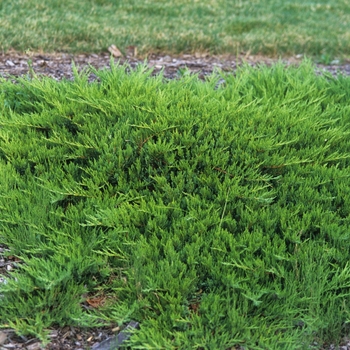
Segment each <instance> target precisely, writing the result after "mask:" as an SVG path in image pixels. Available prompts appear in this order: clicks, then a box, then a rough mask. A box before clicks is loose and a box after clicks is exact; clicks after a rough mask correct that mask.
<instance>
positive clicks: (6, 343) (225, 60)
mask: <svg viewBox="0 0 350 350" xmlns="http://www.w3.org/2000/svg"><path fill="white" fill-rule="evenodd" d="M73 61H74V62H75V64H76V66H77V67H78V68H79V70H81V69H83V68H84V67H87V66H89V65H91V66H93V67H94V68H97V69H101V68H109V67H110V54H109V53H101V54H79V55H72V54H64V53H56V54H47V53H33V54H23V53H18V52H15V51H12V52H11V51H10V52H7V53H2V54H1V53H0V77H5V78H11V77H20V76H26V75H28V74H29V75H30V69H29V68H30V66H29V64H31V66H32V68H33V69H34V72H35V74H37V75H43V76H48V77H51V78H53V79H55V80H61V79H63V78H66V79H70V80H73V79H74V77H73V72H72V62H73ZM115 61H116V62H117V61H120V62H121V63H124V62H128V63H129V64H130V66H131V67H136V66H137V65H138V64H142V63H144V62H145V61H144V59H141V58H137V57H134V56H133V52H131V53H129V54H127V56H126V57H121V58H115ZM277 61H278V59H273V58H268V57H264V56H252V55H249V54H246V55H244V54H242V55H239V56H231V55H222V56H209V55H205V54H203V55H200V54H197V55H186V54H183V55H177V56H169V55H155V54H152V55H149V56H148V57H147V64H148V66H149V67H153V69H154V71H153V74H157V73H158V72H160V71H161V70H163V74H164V77H165V78H169V79H174V78H178V77H179V72H180V71H181V69H183V68H185V67H187V68H188V69H189V71H190V72H192V73H196V74H198V76H199V78H201V79H203V78H205V77H206V76H208V75H210V74H211V73H212V72H213V71H214V70H215V69H220V70H223V71H227V72H231V71H232V72H233V71H234V70H235V69H236V68H237V67H238V66H239V65H241V64H242V63H243V62H246V63H248V64H250V65H251V66H257V65H259V64H265V65H271V64H273V63H275V62H277ZM282 62H284V63H285V64H286V65H298V64H300V63H301V62H302V57H300V56H297V57H289V58H285V59H282ZM322 72H329V73H331V74H332V75H334V76H336V75H337V74H338V73H342V74H344V75H347V76H350V59H349V60H344V61H343V62H338V61H336V60H335V61H333V62H332V63H331V64H329V65H323V64H317V65H316V68H315V73H316V74H322ZM95 78H96V77H94V76H93V75H91V76H90V78H89V79H90V80H94V79H95ZM6 250H7V249H6V247H5V246H3V245H1V242H0V283H6V276H8V273H9V272H10V271H11V270H13V269H15V268H16V266H18V264H20V263H21V262H20V261H19V260H18V259H16V258H15V257H11V256H7V257H5V252H6ZM7 255H8V254H7ZM0 297H1V295H0ZM138 328H139V324H138V323H137V322H134V321H131V322H130V323H128V324H126V325H124V326H122V327H117V326H116V325H110V326H109V327H100V328H94V329H86V328H78V327H56V328H55V327H53V328H52V329H51V330H49V339H50V343H49V344H48V345H46V346H45V347H44V346H42V343H41V342H40V341H39V340H38V339H35V338H32V337H24V336H18V335H16V334H15V332H14V331H13V330H11V329H1V328H0V350H9V349H27V350H39V349H45V350H65V349H71V350H83V349H84V350H85V349H92V350H112V349H118V348H119V346H120V345H121V344H122V343H123V342H124V341H126V340H127V339H128V337H129V336H130V332H129V330H132V331H137V329H138ZM310 349H327V350H331V349H341V350H350V341H349V340H348V339H344V341H343V342H342V345H340V346H338V347H336V346H334V345H329V346H321V345H320V344H319V345H317V344H313V345H310Z"/></svg>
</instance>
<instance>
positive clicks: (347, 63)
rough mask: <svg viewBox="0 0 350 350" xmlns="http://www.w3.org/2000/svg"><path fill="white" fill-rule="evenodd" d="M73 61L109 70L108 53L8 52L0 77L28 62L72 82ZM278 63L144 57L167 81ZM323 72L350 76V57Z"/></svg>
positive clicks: (24, 70)
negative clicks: (188, 74) (182, 75)
mask: <svg viewBox="0 0 350 350" xmlns="http://www.w3.org/2000/svg"><path fill="white" fill-rule="evenodd" d="M302 59H303V57H302V56H301V55H298V56H295V57H287V58H283V59H282V62H283V63H285V64H286V65H291V64H292V65H298V64H300V63H301V61H302ZM114 60H115V61H116V62H117V61H118V60H119V61H120V62H121V63H124V62H129V63H130V65H131V66H132V67H135V66H136V65H137V64H140V63H143V62H144V59H142V58H138V57H135V56H134V55H133V52H130V54H127V55H126V56H122V57H118V58H114ZM73 61H74V62H75V64H76V65H77V66H78V67H79V68H80V69H82V68H84V67H86V66H88V65H91V66H93V67H95V68H98V69H100V68H105V67H109V64H110V53H109V52H106V53H101V54H80V55H72V54H64V53H57V54H45V53H32V54H21V53H18V52H15V51H12V52H11V51H10V52H8V53H6V54H4V53H3V54H1V53H0V76H5V77H6V76H8V75H12V76H17V77H18V76H23V75H26V74H28V72H29V65H28V63H30V62H31V65H32V68H33V70H34V72H35V73H36V74H38V75H45V76H49V77H52V78H54V79H56V80H60V79H62V78H66V79H72V78H73V74H72V62H73ZM277 61H278V59H274V58H269V57H265V56H259V55H255V56H253V55H249V54H240V55H239V56H233V55H221V56H218V55H217V56H209V55H207V54H196V55H186V54H182V55H177V56H169V55H159V54H157V55H156V54H151V55H149V56H148V57H147V62H148V66H149V67H153V69H154V73H155V74H156V73H157V72H159V71H160V70H161V69H164V76H165V77H166V78H170V79H171V78H175V77H177V76H178V72H179V70H181V69H183V68H185V67H187V68H188V69H189V70H190V71H191V72H193V73H198V75H199V77H200V78H204V77H205V76H206V75H209V74H210V73H212V72H213V70H215V69H218V68H219V69H221V70H223V71H234V70H235V69H236V68H237V67H238V66H239V65H242V63H243V62H245V63H248V64H250V65H252V66H256V65H259V64H266V65H271V64H273V63H275V62H277ZM322 71H328V72H330V73H332V74H333V75H336V74H337V72H341V73H343V74H345V75H350V58H349V60H344V61H343V62H340V61H338V60H334V61H332V62H331V64H329V65H324V64H317V68H316V72H317V73H322ZM92 79H93V77H92Z"/></svg>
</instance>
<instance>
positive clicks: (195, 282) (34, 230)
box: [0, 62, 350, 349]
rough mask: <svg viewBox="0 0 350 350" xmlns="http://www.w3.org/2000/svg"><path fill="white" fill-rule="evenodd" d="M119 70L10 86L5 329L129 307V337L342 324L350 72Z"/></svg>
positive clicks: (155, 344)
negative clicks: (11, 261)
mask: <svg viewBox="0 0 350 350" xmlns="http://www.w3.org/2000/svg"><path fill="white" fill-rule="evenodd" d="M127 71H129V67H127V66H122V67H119V66H114V65H112V69H111V70H110V71H108V70H102V71H94V73H95V74H96V75H97V77H98V79H99V82H93V83H89V82H88V80H87V73H88V72H84V73H82V74H78V73H77V70H75V80H74V82H71V81H61V82H56V81H54V80H51V79H48V78H40V77H32V78H31V79H23V78H21V79H19V80H18V84H12V83H11V82H8V81H5V80H3V81H2V82H1V94H0V99H1V105H2V110H1V118H0V139H1V146H0V172H1V177H0V179H1V180H0V186H1V196H0V210H1V216H0V239H1V242H2V243H3V244H6V245H7V246H8V247H9V249H10V253H9V254H11V255H15V256H17V257H19V259H20V263H19V264H20V268H19V269H18V270H17V271H15V272H13V273H11V274H9V275H8V276H6V280H7V283H6V284H1V285H0V294H1V298H0V308H1V314H0V322H1V324H2V325H3V326H5V327H8V326H11V327H13V328H15V329H16V330H17V331H18V332H19V333H30V334H37V335H39V336H41V338H42V339H44V338H45V331H46V329H47V328H48V327H50V326H51V325H52V324H60V325H63V324H65V325H67V324H68V325H69V324H80V325H84V326H93V325H95V324H97V323H101V322H102V323H103V322H112V321H113V322H118V323H120V324H122V323H123V322H125V321H127V320H129V319H131V318H132V319H136V320H138V321H139V322H140V323H141V329H140V330H139V331H138V332H136V333H135V334H134V336H133V337H132V338H131V340H130V345H131V346H132V348H134V349H172V348H174V349H175V348H179V349H226V348H230V347H234V346H236V345H242V346H244V347H245V348H247V349H297V348H298V349H300V348H302V347H305V348H307V346H308V345H309V344H311V342H312V341H317V342H318V343H319V344H322V343H323V342H327V341H330V340H332V341H334V340H335V339H336V340H338V339H339V338H340V337H341V336H342V335H344V334H346V332H347V331H348V326H347V324H348V321H349V310H348V306H347V305H348V304H349V296H350V268H349V263H348V260H349V251H350V243H349V242H350V240H349V238H350V231H349V227H350V189H349V186H348V184H349V177H350V175H349V174H350V172H349V166H350V136H349V125H350V118H349V116H350V113H349V96H350V80H349V78H345V77H339V78H338V79H333V78H331V77H327V76H326V77H325V76H320V77H316V76H315V75H314V73H313V67H312V66H311V65H310V64H309V63H308V62H304V64H303V65H302V66H301V67H299V68H292V67H291V68H288V69H285V67H283V66H282V65H281V64H278V65H275V66H273V67H271V68H266V67H260V68H259V69H253V68H249V67H243V68H241V69H239V70H238V71H237V73H236V74H235V75H232V74H221V75H220V73H217V74H216V75H212V76H211V77H209V78H208V79H207V81H205V82H203V81H200V80H199V79H198V78H197V77H196V76H192V75H189V74H183V75H182V77H180V78H179V79H178V80H174V81H165V80H164V78H163V77H162V76H155V77H154V76H151V71H149V70H147V69H146V66H143V65H141V66H139V67H138V68H137V69H136V70H131V71H130V72H129V73H127ZM219 78H221V79H224V81H225V83H224V84H221V85H220V86H219V87H217V82H218V80H219ZM91 294H92V295H93V294H100V295H103V296H105V297H106V300H107V302H106V303H105V304H104V305H103V306H102V307H101V308H98V309H96V310H93V309H89V310H86V309H85V308H84V307H83V306H82V302H83V301H84V300H85V298H86V295H91ZM296 344H298V345H297V346H296Z"/></svg>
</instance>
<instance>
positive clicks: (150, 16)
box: [0, 0, 350, 61]
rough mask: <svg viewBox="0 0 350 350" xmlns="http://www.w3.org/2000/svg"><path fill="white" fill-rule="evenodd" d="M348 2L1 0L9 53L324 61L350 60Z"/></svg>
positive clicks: (1, 34)
mask: <svg viewBox="0 0 350 350" xmlns="http://www.w3.org/2000/svg"><path fill="white" fill-rule="evenodd" d="M349 13H350V3H349V1H348V0H337V1H335V0H318V1H305V0H216V1H214V0H203V1H195V0H191V1H190V0H178V1H174V2H171V1H166V0H158V1H156V0H153V1H141V0H125V1H116V0H95V1H93V0H86V1H77V0H65V1H57V0H46V1H38V0H25V1H24V0H2V1H1V3H0V43H1V49H2V50H8V49H10V48H14V49H16V50H20V51H25V50H27V49H31V50H34V51H36V50H43V51H45V52H47V51H65V52H92V51H93V52H100V51H106V50H107V47H108V46H109V45H111V44H115V45H117V46H118V47H119V48H120V49H122V50H125V48H126V47H127V46H128V45H136V46H137V47H138V51H139V52H140V53H141V54H143V55H145V54H147V53H149V52H157V51H161V52H163V53H164V52H166V53H179V52H186V53H191V52H197V51H206V52H210V53H231V54H237V53H239V52H241V51H244V52H251V53H253V54H254V53H260V54H266V55H270V56H271V55H272V56H279V55H293V54H304V55H307V56H312V57H316V58H322V59H323V60H325V61H328V60H331V59H332V58H334V57H338V58H342V57H349V54H350V31H349V27H350V19H349V18H350V17H349V15H348V14H349Z"/></svg>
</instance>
